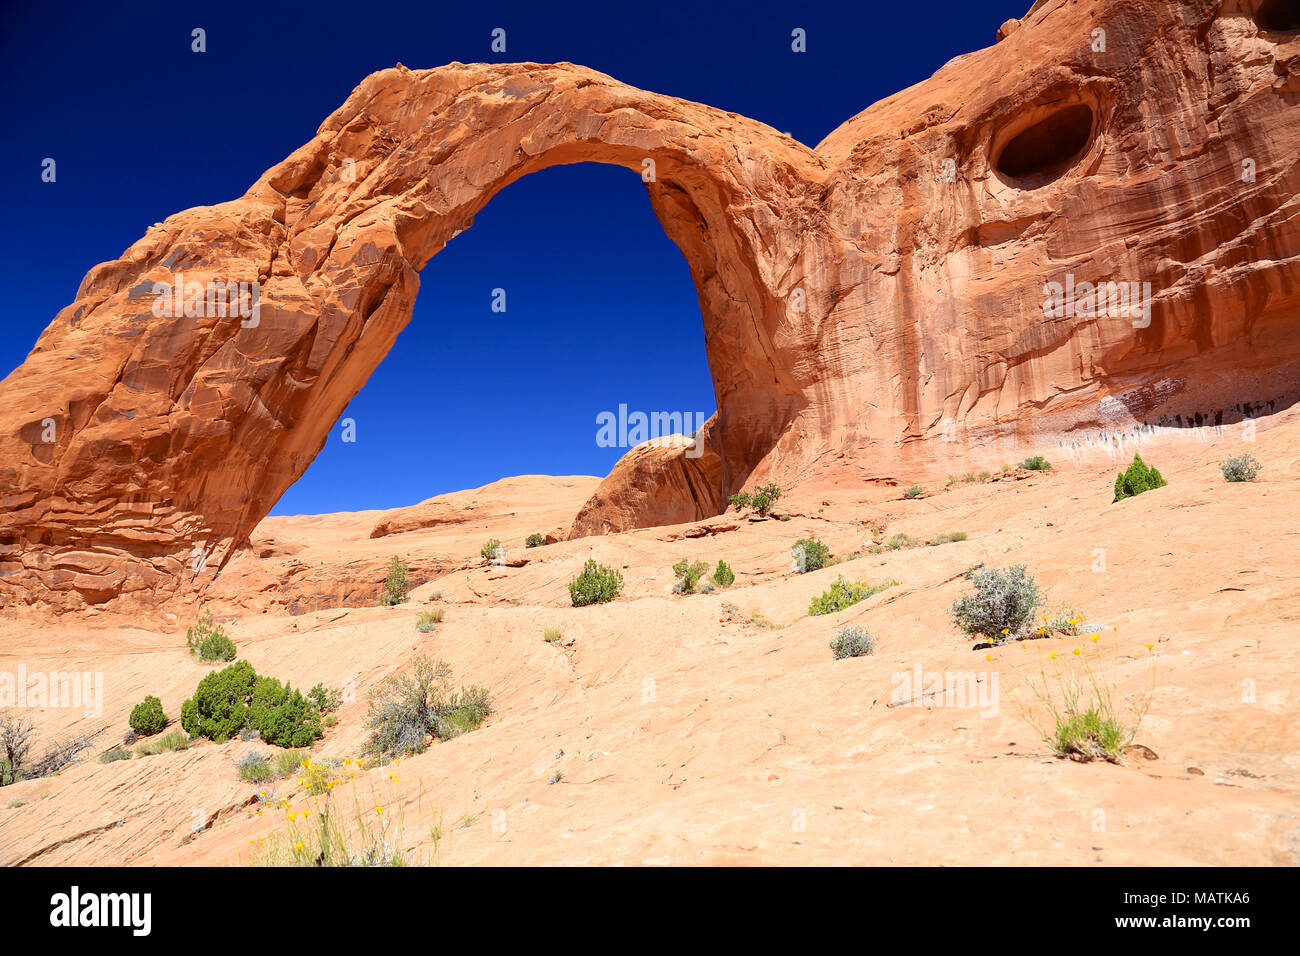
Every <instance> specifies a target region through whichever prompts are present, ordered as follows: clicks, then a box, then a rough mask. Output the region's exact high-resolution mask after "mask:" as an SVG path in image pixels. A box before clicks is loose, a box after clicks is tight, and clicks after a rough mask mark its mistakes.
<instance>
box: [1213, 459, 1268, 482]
mask: <svg viewBox="0 0 1300 956" xmlns="http://www.w3.org/2000/svg"><path fill="white" fill-rule="evenodd" d="M1261 467H1262V466H1261V465H1260V463H1259V462H1258V461H1256V460H1255V456H1254V455H1235V456H1233V457H1232V458H1229V459H1228V460H1227V461H1221V462H1219V470H1220V471H1221V472H1223V477H1224V479H1225V480H1226V481H1254V480H1255V478H1256V476H1258V475H1259V469H1260V468H1261Z"/></svg>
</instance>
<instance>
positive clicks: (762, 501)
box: [750, 485, 781, 515]
mask: <svg viewBox="0 0 1300 956" xmlns="http://www.w3.org/2000/svg"><path fill="white" fill-rule="evenodd" d="M780 497H781V489H780V488H778V487H777V486H776V485H759V486H758V487H757V488H755V489H754V497H753V499H752V500H751V502H750V503H751V504H752V505H753V506H754V510H755V511H757V512H758V513H759V514H761V515H765V514H768V513H769V512H770V511H771V510H772V506H773V505H775V504H776V499H778V498H780Z"/></svg>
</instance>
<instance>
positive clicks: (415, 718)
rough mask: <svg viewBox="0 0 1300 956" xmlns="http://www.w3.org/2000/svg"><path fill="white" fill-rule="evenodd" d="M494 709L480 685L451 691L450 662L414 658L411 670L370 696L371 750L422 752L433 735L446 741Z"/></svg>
mask: <svg viewBox="0 0 1300 956" xmlns="http://www.w3.org/2000/svg"><path fill="white" fill-rule="evenodd" d="M489 713H491V697H490V696H489V694H488V692H487V691H486V690H484V689H483V688H481V687H473V686H471V687H462V688H461V689H460V690H459V691H455V692H453V691H452V689H451V665H449V664H447V663H446V662H445V661H437V662H434V661H431V660H429V659H428V658H427V657H419V658H417V659H416V660H415V663H414V665H413V666H412V669H411V672H410V674H402V675H394V676H391V677H389V678H388V679H387V680H386V681H384V682H383V683H382V684H381V685H380V686H379V687H377V688H375V690H374V691H373V692H372V693H371V695H370V712H369V715H368V716H367V726H368V728H369V730H370V738H369V740H368V742H367V750H368V751H369V752H370V753H372V754H374V755H376V756H385V755H401V754H407V753H420V752H422V751H423V750H424V749H425V748H426V747H428V745H429V738H430V737H437V738H439V739H446V738H449V737H455V736H457V735H459V734H462V733H465V732H467V731H470V730H473V729H475V728H476V727H478V726H479V725H480V724H482V723H483V721H484V720H486V719H487V716H488V714H489Z"/></svg>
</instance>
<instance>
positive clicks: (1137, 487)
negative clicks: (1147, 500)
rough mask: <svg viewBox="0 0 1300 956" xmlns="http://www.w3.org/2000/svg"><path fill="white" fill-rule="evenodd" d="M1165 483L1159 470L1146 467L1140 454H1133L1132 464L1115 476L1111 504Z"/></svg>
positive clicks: (1162, 485)
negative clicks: (1113, 494) (1113, 495)
mask: <svg viewBox="0 0 1300 956" xmlns="http://www.w3.org/2000/svg"><path fill="white" fill-rule="evenodd" d="M1167 484H1169V482H1167V481H1165V479H1164V478H1163V477H1162V476H1161V474H1160V472H1159V471H1157V470H1156V469H1154V468H1148V467H1147V464H1146V462H1144V461H1143V460H1142V456H1141V455H1134V456H1133V464H1131V465H1129V466H1128V470H1127V471H1125V472H1121V473H1120V474H1118V475H1116V476H1115V498H1114V500H1112V501H1111V504H1114V503H1115V502H1116V501H1123V500H1124V499H1125V498H1132V497H1135V496H1136V495H1140V494H1142V492H1144V491H1150V490H1151V489H1153V488H1163V487H1164V486H1165V485H1167Z"/></svg>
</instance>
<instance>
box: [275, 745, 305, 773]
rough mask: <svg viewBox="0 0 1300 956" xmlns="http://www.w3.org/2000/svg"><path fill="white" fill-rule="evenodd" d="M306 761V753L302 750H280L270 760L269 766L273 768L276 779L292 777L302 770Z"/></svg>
mask: <svg viewBox="0 0 1300 956" xmlns="http://www.w3.org/2000/svg"><path fill="white" fill-rule="evenodd" d="M306 761H307V753H306V751H303V750H282V751H280V752H279V753H278V754H276V755H275V757H274V758H273V759H272V760H271V765H272V766H273V767H274V768H275V776H276V778H277V779H279V778H281V777H292V776H293V775H294V774H296V773H298V772H299V771H300V770H301V769H302V765H303V764H304V763H306Z"/></svg>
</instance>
